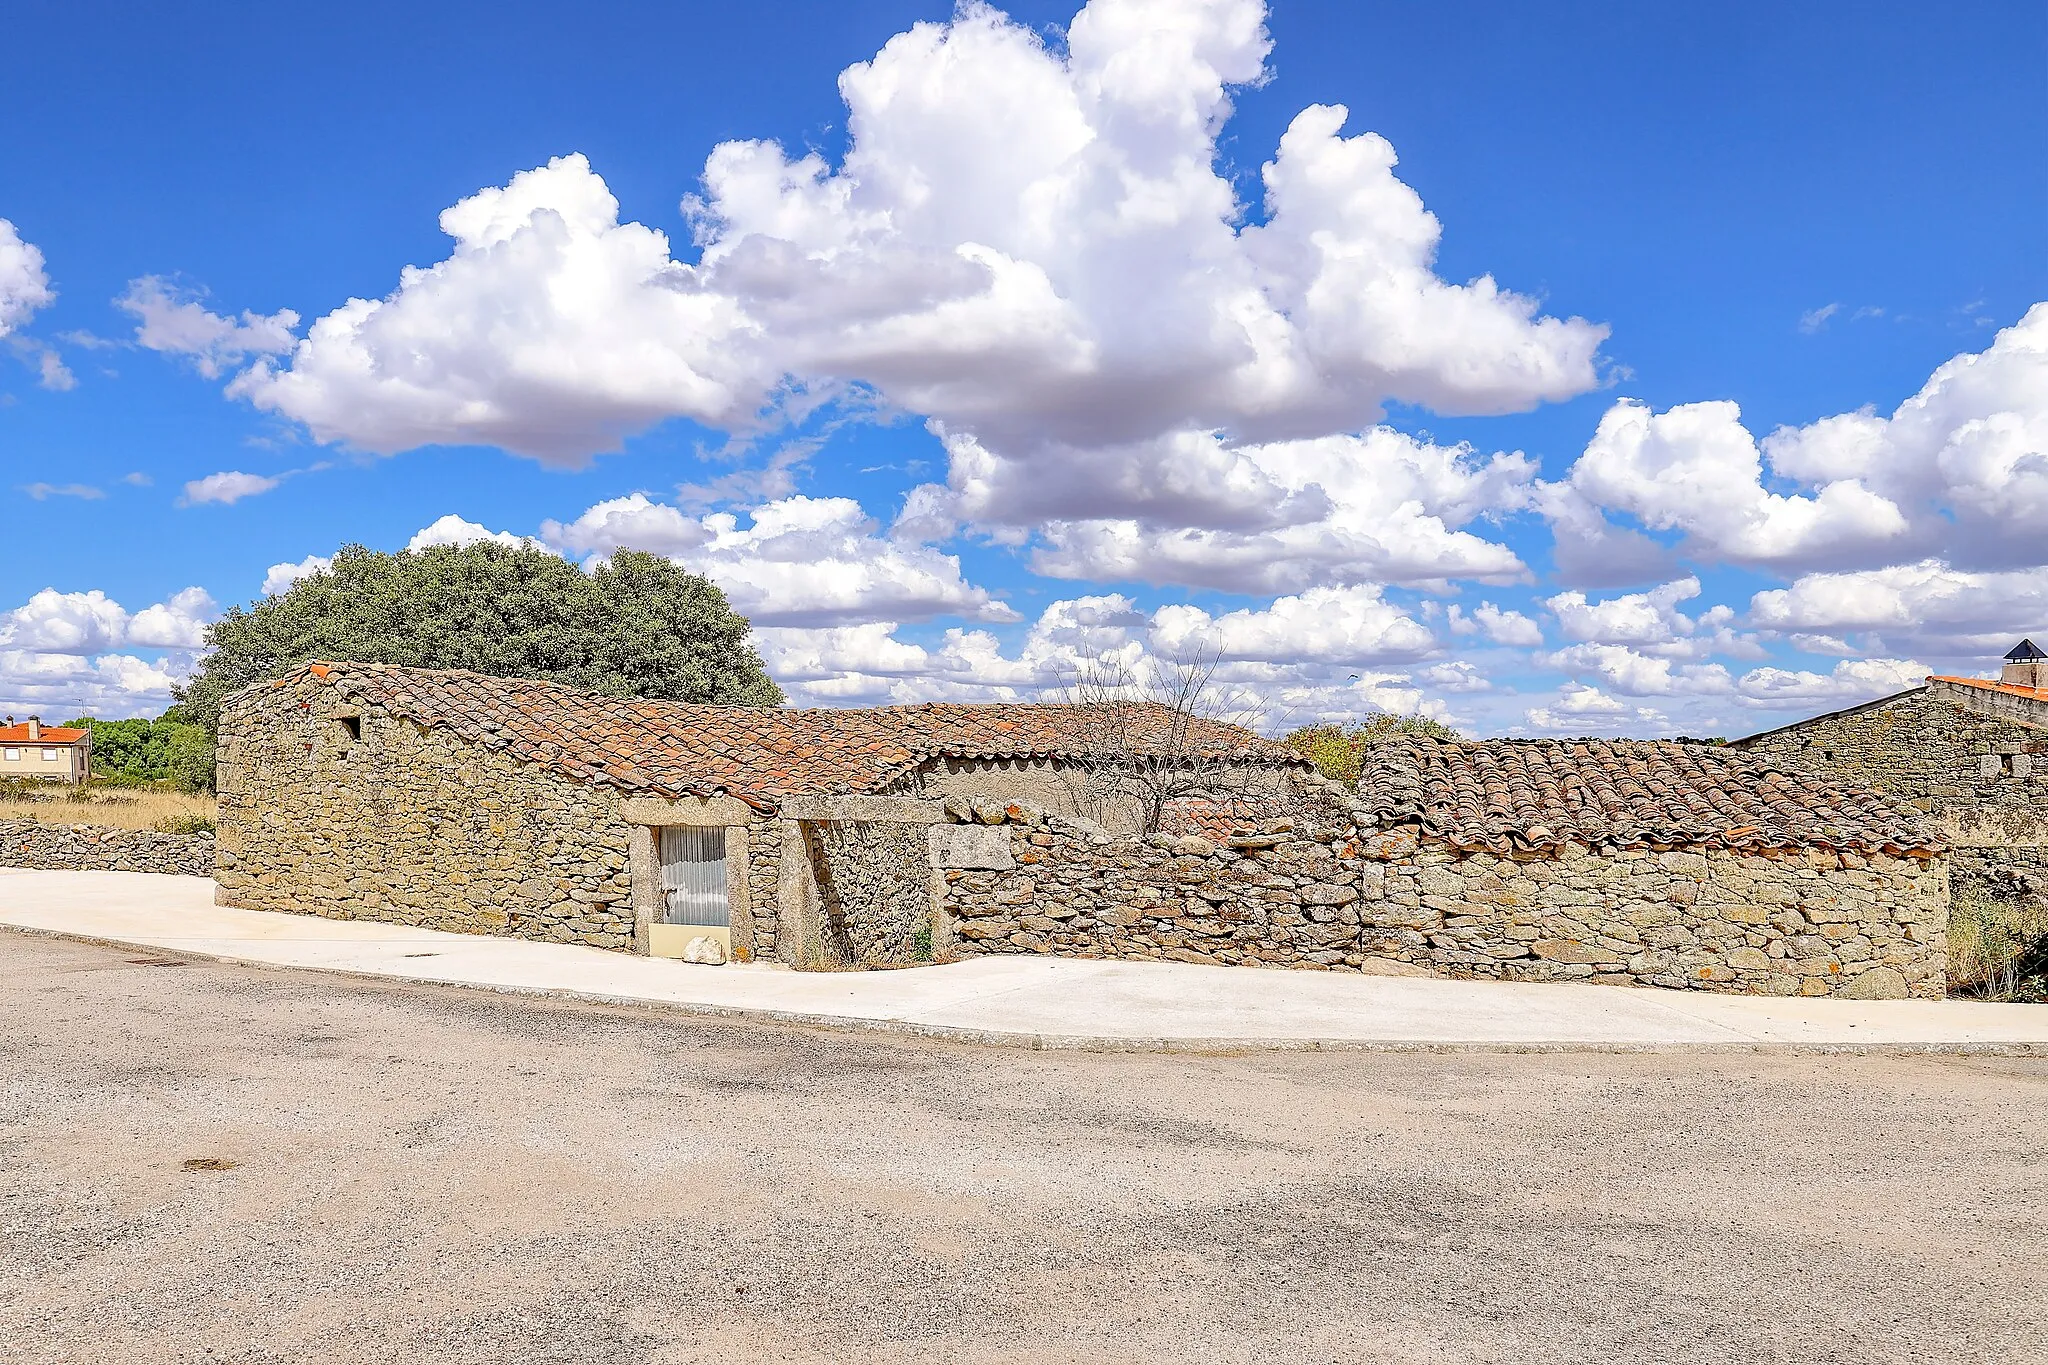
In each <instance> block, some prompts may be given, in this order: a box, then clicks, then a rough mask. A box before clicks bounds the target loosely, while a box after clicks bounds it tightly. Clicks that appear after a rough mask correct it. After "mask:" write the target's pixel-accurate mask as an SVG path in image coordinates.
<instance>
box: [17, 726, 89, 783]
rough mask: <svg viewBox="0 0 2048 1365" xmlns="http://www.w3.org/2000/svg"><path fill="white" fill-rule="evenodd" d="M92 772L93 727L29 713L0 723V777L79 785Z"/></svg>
mask: <svg viewBox="0 0 2048 1365" xmlns="http://www.w3.org/2000/svg"><path fill="white" fill-rule="evenodd" d="M91 776H92V731H90V730H87V729H83V728H79V729H73V728H70V727H68V726H63V725H45V724H43V718H42V717H41V716H30V717H29V718H28V720H27V721H25V722H24V723H22V724H20V725H17V724H15V723H14V717H12V716H9V717H8V718H7V722H6V724H4V725H0V779H5V778H28V779H31V780H34V781H41V782H64V783H68V784H70V785H71V786H74V787H75V786H78V785H79V784H80V783H83V782H84V781H86V780H87V779H88V778H90V777H91Z"/></svg>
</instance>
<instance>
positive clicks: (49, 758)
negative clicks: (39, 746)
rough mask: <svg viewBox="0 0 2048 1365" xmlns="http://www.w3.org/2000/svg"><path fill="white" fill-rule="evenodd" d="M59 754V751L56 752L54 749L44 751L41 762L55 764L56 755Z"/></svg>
mask: <svg viewBox="0 0 2048 1365" xmlns="http://www.w3.org/2000/svg"><path fill="white" fill-rule="evenodd" d="M59 752H60V751H59V750H56V749H45V750H43V762H45V763H55V762H56V761H57V755H58V753H59Z"/></svg>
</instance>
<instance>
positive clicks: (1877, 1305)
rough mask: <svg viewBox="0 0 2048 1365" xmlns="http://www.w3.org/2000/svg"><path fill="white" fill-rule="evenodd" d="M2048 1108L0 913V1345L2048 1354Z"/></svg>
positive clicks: (1983, 1091)
mask: <svg viewBox="0 0 2048 1365" xmlns="http://www.w3.org/2000/svg"><path fill="white" fill-rule="evenodd" d="M1558 989H1571V988H1570V987H1559V988H1558ZM2044 1113H2048V1060H2043V1059H2009V1058H1990V1057H1907V1058H1900V1057H1870V1056H1855V1057H1850V1056H1842V1057H1828V1056H1740V1055H1737V1056H1729V1055H1686V1054H1660V1055H1644V1056H1626V1055H1595V1054H1582V1055H1541V1054H1481V1053H1466V1054H1456V1055H1432V1054H1413V1053H1403V1054H1374V1053H1324V1054H1315V1053H1305V1054H1258V1055H1173V1056H1159V1055H1144V1054H1114V1053H1054V1052H1045V1053H1032V1052H1018V1051H1011V1050H991V1049H981V1048H976V1047H973V1046H970V1045H964V1044H958V1043H948V1042H937V1041H932V1040H924V1039H916V1038H909V1037H897V1036H888V1035H873V1034H853V1033H842V1032H832V1031H824V1030H806V1029H801V1028H794V1027H791V1028H780V1027H772V1026H763V1025H756V1024H736V1023H730V1022H721V1021H715V1020H706V1019H702V1018H695V1017H689V1016H683V1015H675V1014H664V1013H662V1012H660V1011H659V1010H655V1009H647V1010H637V1009H630V1008H612V1007H604V1006H595V1005H588V1004H572V1003H566V1002H556V1001H548V1000H542V999H535V998H530V997H510V996H497V995H492V994H490V993H487V992H482V991H471V990H462V989H454V988H445V987H434V986H409V985H402V984H394V983H378V982H369V981H357V980H349V979H341V978H336V977H332V976H317V975H311V974H304V973H296V972H291V971H284V970H269V969H256V968H248V967H240V966H233V965H229V964H225V963H218V962H208V961H198V960H193V961H181V960H180V959H178V958H177V957H176V955H175V954H145V953H141V952H138V951H136V950H133V949H118V948H107V947H100V946H94V945H87V944H80V943H72V942H63V941H56V940H49V939H43V938H38V937H33V936H28V935H22V934H16V933H0V1173H4V1179H0V1360H4V1361H6V1362H9V1363H10V1365H32V1363H39V1362H58V1361H62V1362H73V1361H76V1362H94V1365H99V1363H100V1362H127V1361H134V1362H149V1363H150V1365H161V1363H163V1362H173V1361H175V1362H187V1361H190V1362H199V1361H204V1362H209V1363H210V1365H269V1363H270V1362H283V1361H294V1362H297V1361H320V1362H356V1361H363V1362H372V1361H375V1362H405V1365H439V1363H440V1362H486V1361H489V1362H496V1361H517V1362H522V1365H552V1363H554V1362H561V1363H562V1365H585V1362H608V1363H611V1362H621V1363H623V1362H663V1363H664V1365H667V1363H670V1362H675V1363H681V1362H711V1361H718V1362H751V1361H786V1362H828V1361H829V1362H838V1361H863V1362H864V1361H919V1362H981V1361H1019V1362H1068V1361H1073V1362H1139V1361H1143V1362H1160V1361H1229V1362H1240V1361H1241V1362H1254V1361H1257V1362H1290V1363H1292V1362H1325V1361H1327V1362H1345V1363H1346V1365H1351V1363H1353V1362H1401V1363H1402V1365H1406V1363H1407V1362H1435V1361H1445V1362H1467V1361H1472V1362H1481V1361H1484V1362H1514V1365H1542V1363H1543V1362H1567V1361H1569V1362H1580V1361H1615V1362H1634V1361H1641V1362H1659V1363H1660V1365H1661V1363H1663V1362H1692V1361H1698V1362H1717V1363H1719V1362H1727V1361H1742V1362H1767V1361H1798V1362H1810V1361H1842V1362H1852V1361H1853V1362H1859V1363H1860V1362H1873V1361H1950V1360H1956V1361H1960V1360H1998V1361H2007V1362H2024V1361H2043V1360H2048V1332H2044V1328H2043V1326H2042V1324H2043V1322H2044V1321H2048V1281H2044V1278H2043V1276H2042V1274H2041V1267H2042V1266H2043V1265H2044V1264H2048V1157H2044V1148H2048V1128H2044V1126H2043V1122H2042V1117H2041V1116H2042V1115H2043V1114H2044Z"/></svg>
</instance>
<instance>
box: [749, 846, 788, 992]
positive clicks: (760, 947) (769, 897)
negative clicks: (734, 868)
mask: <svg viewBox="0 0 2048 1365" xmlns="http://www.w3.org/2000/svg"><path fill="white" fill-rule="evenodd" d="M790 824H791V822H790V821H786V820H774V819H764V820H755V821H753V822H752V823H750V824H749V825H748V826H747V906H748V908H749V909H750V910H751V911H752V913H753V917H754V951H753V960H754V961H756V962H772V961H774V959H775V944H776V932H777V930H778V928H779V927H780V924H779V917H778V914H777V911H778V909H779V907H778V905H777V901H778V900H779V899H780V885H781V878H782V845H783V839H784V837H785V834H786V827H787V826H789V825H790Z"/></svg>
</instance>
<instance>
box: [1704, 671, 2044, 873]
mask: <svg viewBox="0 0 2048 1365" xmlns="http://www.w3.org/2000/svg"><path fill="white" fill-rule="evenodd" d="M1732 747H1734V748H1737V749H1742V750H1746V751H1748V752H1750V753H1752V754H1755V755H1756V756H1758V757H1759V758H1762V759H1764V760H1765V761H1767V762H1769V763H1770V764H1771V765H1772V766H1774V767H1779V768H1784V769H1788V770H1793V771H1802V772H1808V773H1812V774H1814V775H1816V776H1821V777H1826V778H1828V779H1829V780H1831V781H1835V782H1839V783H1843V784H1845V785H1850V786H1857V787H1869V788H1872V789H1875V790H1877V791H1882V792H1885V793H1888V794H1890V795H1892V796H1894V797H1897V798H1899V799H1900V800H1902V801H1903V802H1905V803H1906V804H1907V805H1909V806H1911V807H1913V808H1915V809H1917V810H1921V811H1925V812H1926V813H1927V814H1928V815H1930V816H1932V817H1934V820H1935V825H1936V827H1937V828H1938V829H1940V830H1941V832H1942V834H1943V836H1944V837H1945V838H1946V839H1947V840H1948V841H1949V843H1950V845H1951V847H1952V848H1953V858H1952V866H1953V871H1954V876H1955V879H1956V882H1957V884H1958V889H1961V888H1963V887H1967V886H1971V885H1982V884H1985V883H1987V882H1995V881H1997V880H1998V879H1999V878H2000V876H2001V874H2003V873H2007V872H2014V871H2020V872H2026V873H2028V874H2029V875H2032V876H2037V877H2038V876H2044V875H2048V654H2044V653H2043V652H2042V650H2041V649H2040V648H2039V647H2038V646H2037V645H2035V644H2034V642H2033V641H2032V640H2022V641H2020V643H2019V644H2017V645H2015V646H2014V647H2013V648H2012V649H2011V650H2010V651H2009V652H2008V653H2007V654H2006V655H2005V659H2004V666H2003V668H2002V669H2001V670H2000V673H1999V677H1998V678H1997V680H1996V681H1993V680H1991V679H1989V678H1963V677H1932V678H1929V679H1927V681H1926V682H1924V683H1922V684H1921V685H1920V686H1919V687H1914V688H1909V689H1907V690H1906V691H1904V692H1898V693H1894V694H1893V695H1891V696H1889V697H1880V698H1878V699H1877V700H1876V701H1871V702H1865V703H1864V704H1863V705H1861V706H1852V707H1849V708H1848V709H1846V710H1842V711H1831V712H1829V713H1827V714H1826V715H1821V716H1815V717H1813V718H1812V719H1811V720H1802V721H1798V722H1796V723H1794V724H1792V725H1785V726H1780V727H1779V728H1777V729H1775V730H1766V731H1764V732H1763V733H1762V734H1758V735H1751V736H1749V737H1748V738H1746V739H1738V740H1735V741H1734V742H1733V745H1732Z"/></svg>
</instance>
